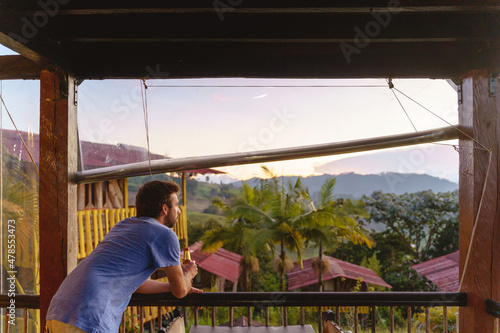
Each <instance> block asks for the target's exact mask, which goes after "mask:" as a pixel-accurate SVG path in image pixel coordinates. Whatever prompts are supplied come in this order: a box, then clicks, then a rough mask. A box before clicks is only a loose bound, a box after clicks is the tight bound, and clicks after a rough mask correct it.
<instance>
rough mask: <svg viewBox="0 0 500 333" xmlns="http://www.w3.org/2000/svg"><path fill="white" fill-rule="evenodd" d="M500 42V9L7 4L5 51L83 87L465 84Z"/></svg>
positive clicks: (388, 4) (491, 61) (293, 0)
mask: <svg viewBox="0 0 500 333" xmlns="http://www.w3.org/2000/svg"><path fill="white" fill-rule="evenodd" d="M499 37H500V2H499V1H498V0H487V1H481V2H479V3H477V2H470V3H469V2H465V1H448V0H418V1H415V0H383V1H382V0H377V1H368V0H338V1H327V0H313V1H304V0H302V1H299V0H290V1H281V0H266V1H264V0H254V1H250V2H248V1H232V2H226V1H212V0H210V1H207V0H193V1H189V2H171V1H169V2H160V1H153V0H146V1H141V2H137V1H130V0H121V1H117V0H112V1H106V2H103V1H98V0H86V1H83V0H72V1H67V0H53V1H47V2H43V1H28V0H7V1H2V2H1V3H0V43H2V44H4V45H6V46H8V47H10V48H12V49H14V50H16V51H18V52H19V53H20V54H21V55H24V56H26V57H27V58H29V59H31V60H33V61H37V62H44V61H45V60H48V61H49V62H50V63H52V64H55V65H57V66H58V67H60V68H62V69H64V70H66V71H67V72H69V73H71V74H73V75H74V76H76V77H77V78H80V79H104V78H201V77H267V78H355V77H384V78H386V77H399V78H402V77H413V78H416V77H426V78H458V77H460V76H461V75H463V74H464V73H466V72H468V71H469V70H474V69H485V68H486V69H491V70H492V71H496V68H497V66H498V64H499V63H500V62H499V60H500V52H499V44H500V38H499Z"/></svg>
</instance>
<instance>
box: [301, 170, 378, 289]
mask: <svg viewBox="0 0 500 333" xmlns="http://www.w3.org/2000/svg"><path fill="white" fill-rule="evenodd" d="M335 181H336V179H335V178H328V179H326V180H325V182H324V184H323V186H322V187H321V192H320V198H319V207H318V208H316V207H314V204H313V210H314V213H313V214H311V216H310V217H311V218H310V219H307V220H303V222H305V224H304V225H303V226H302V230H301V232H302V234H303V235H304V237H305V238H306V245H309V244H310V243H313V244H314V245H315V246H316V247H318V248H319V254H318V258H316V259H315V260H314V261H313V269H314V271H315V272H316V273H317V274H318V275H319V279H318V282H319V290H320V291H323V274H325V273H328V272H329V271H330V267H329V263H328V261H326V260H323V246H324V244H330V245H331V244H332V241H333V243H335V242H337V241H339V240H348V241H351V242H353V243H355V244H366V245H368V246H369V247H370V248H371V247H372V245H373V240H372V239H371V238H370V237H369V236H368V235H367V234H366V232H365V230H364V229H362V228H361V227H360V226H359V224H358V223H357V222H356V220H355V218H356V217H366V216H367V213H366V212H365V211H364V210H363V208H362V207H361V206H359V205H358V204H357V203H353V202H352V201H350V200H343V199H339V200H336V199H335V196H334V195H333V189H334V186H335Z"/></svg>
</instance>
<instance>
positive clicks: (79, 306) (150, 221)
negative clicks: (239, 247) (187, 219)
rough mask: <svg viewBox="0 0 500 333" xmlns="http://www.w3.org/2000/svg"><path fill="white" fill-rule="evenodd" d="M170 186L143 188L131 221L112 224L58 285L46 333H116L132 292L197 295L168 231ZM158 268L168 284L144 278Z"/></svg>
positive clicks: (173, 211)
mask: <svg viewBox="0 0 500 333" xmlns="http://www.w3.org/2000/svg"><path fill="white" fill-rule="evenodd" d="M179 190H180V188H179V186H178V185H177V184H175V183H173V182H163V181H152V182H148V183H146V184H144V185H143V186H142V187H141V188H140V189H139V191H138V192H137V196H136V208H137V216H136V217H131V218H127V219H124V220H122V221H120V222H119V223H117V224H116V225H115V226H114V227H113V228H112V229H111V230H110V232H109V233H108V234H107V235H106V237H104V239H103V240H102V242H100V243H99V245H98V246H97V247H96V248H95V250H94V251H92V253H91V254H90V255H89V256H88V257H87V258H85V259H84V260H83V261H82V262H81V263H80V264H79V265H78V266H77V267H76V268H75V269H74V270H73V271H72V272H71V273H70V274H69V275H68V276H67V277H66V279H65V280H64V281H63V283H62V284H61V286H60V287H59V290H58V291H57V292H56V294H55V295H54V297H53V298H52V301H51V303H50V306H49V310H48V313H47V332H49V333H59V332H92V333H101V332H103V333H104V332H113V333H115V332H117V331H118V329H119V326H120V321H121V317H122V313H123V311H124V310H125V308H126V307H127V305H128V303H129V301H130V297H131V296H132V293H134V292H137V293H142V294H152V293H164V292H171V293H172V294H173V295H174V296H175V297H177V298H182V297H184V296H186V295H187V294H189V293H201V292H202V291H201V290H199V289H196V288H193V287H192V285H191V283H192V280H193V278H194V277H195V276H196V274H197V273H198V267H197V265H196V263H195V262H194V261H192V262H190V263H188V264H186V265H180V247H179V240H178V238H177V236H176V234H175V233H174V232H173V230H172V229H171V228H173V227H174V226H175V224H176V222H177V219H178V217H179V213H180V210H179V207H178V203H179V201H178V199H177V193H178V192H179ZM160 267H163V269H164V271H165V273H166V275H167V278H168V281H169V282H160V281H155V280H151V279H149V277H150V276H151V274H152V273H153V272H154V271H155V270H156V269H157V268H160Z"/></svg>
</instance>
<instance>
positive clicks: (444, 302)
mask: <svg viewBox="0 0 500 333" xmlns="http://www.w3.org/2000/svg"><path fill="white" fill-rule="evenodd" d="M12 298H14V299H15V300H16V308H19V309H21V308H28V309H39V308H40V295H16V296H15V297H9V296H8V295H6V294H0V308H6V307H8V306H9V305H10V300H11V299H12ZM490 302H493V301H490ZM493 303H496V302H493ZM493 303H492V304H493ZM129 305H130V306H237V307H238V306H242V307H243V306H255V307H272V306H279V307H283V306H430V307H434V306H466V305H467V294H466V293H464V292H458V293H446V292H359V293H352V292H283V293H280V292H275V293H274V292H273V293H269V292H238V293H224V292H207V293H203V294H189V295H187V296H186V297H185V298H182V299H178V298H175V297H174V296H173V295H172V294H171V293H163V294H149V295H147V294H134V295H133V296H132V299H131V300H130V304H129ZM493 305H494V306H496V308H494V309H496V310H495V311H496V312H497V313H498V311H500V306H499V305H498V303H496V305H495V304H493Z"/></svg>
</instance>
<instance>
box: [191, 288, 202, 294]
mask: <svg viewBox="0 0 500 333" xmlns="http://www.w3.org/2000/svg"><path fill="white" fill-rule="evenodd" d="M202 293H203V290H201V289H198V288H195V287H191V289H190V290H189V292H188V294H202Z"/></svg>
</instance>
